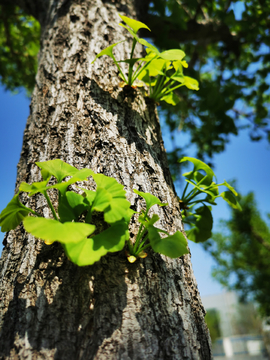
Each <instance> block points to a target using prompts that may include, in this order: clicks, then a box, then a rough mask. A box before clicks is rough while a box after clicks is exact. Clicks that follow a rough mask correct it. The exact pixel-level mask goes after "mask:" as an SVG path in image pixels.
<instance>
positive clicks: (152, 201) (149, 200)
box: [133, 189, 168, 213]
mask: <svg viewBox="0 0 270 360" xmlns="http://www.w3.org/2000/svg"><path fill="white" fill-rule="evenodd" d="M133 191H134V192H135V194H138V195H140V196H141V197H142V198H144V200H145V202H146V213H147V212H148V210H149V209H150V208H151V207H152V206H154V205H159V206H167V205H168V204H167V203H165V204H164V203H162V202H161V201H160V200H159V199H158V198H157V197H156V196H154V195H152V194H149V193H145V192H142V191H138V190H136V189H133Z"/></svg>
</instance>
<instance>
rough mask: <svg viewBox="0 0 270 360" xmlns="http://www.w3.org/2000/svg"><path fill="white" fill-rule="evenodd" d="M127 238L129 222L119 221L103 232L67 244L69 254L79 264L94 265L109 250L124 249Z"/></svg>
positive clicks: (66, 248)
mask: <svg viewBox="0 0 270 360" xmlns="http://www.w3.org/2000/svg"><path fill="white" fill-rule="evenodd" d="M126 239H127V224H126V223H125V222H123V221H119V222H118V223H115V224H114V225H112V226H111V227H110V228H109V229H107V230H105V231H103V232H102V233H101V234H99V235H96V236H94V237H91V238H86V239H83V240H82V241H80V242H79V243H78V242H77V243H68V244H65V246H64V247H65V250H66V253H67V256H68V257H69V258H70V260H71V261H72V262H74V263H75V264H77V265H79V266H86V265H92V264H94V263H95V262H96V261H99V260H100V258H101V257H102V256H104V255H106V254H107V253H108V252H116V251H120V250H122V249H123V247H124V246H125V241H126Z"/></svg>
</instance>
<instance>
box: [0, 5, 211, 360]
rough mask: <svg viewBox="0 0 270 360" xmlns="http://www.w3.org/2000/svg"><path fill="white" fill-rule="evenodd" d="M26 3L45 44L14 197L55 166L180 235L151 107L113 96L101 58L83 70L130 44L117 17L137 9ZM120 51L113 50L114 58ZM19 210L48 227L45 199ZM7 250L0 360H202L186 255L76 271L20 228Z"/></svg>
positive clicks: (121, 257)
mask: <svg viewBox="0 0 270 360" xmlns="http://www.w3.org/2000/svg"><path fill="white" fill-rule="evenodd" d="M25 2H26V3H27V4H26V5H25V8H29V9H31V4H32V8H35V16H36V17H37V18H38V19H39V21H40V22H41V23H42V38H41V50H40V55H39V68H38V73H37V77H36V87H35V90H34V93H33V97H32V103H31V113H30V116H29V118H28V121H27V126H26V130H25V133H24V141H23V149H22V153H21V158H20V161H19V164H18V178H17V190H18V185H19V183H20V182H21V181H26V182H28V183H32V182H34V181H39V180H40V175H39V171H38V168H37V166H36V165H35V162H36V161H47V160H50V159H57V158H60V159H62V160H64V161H66V162H68V163H69V164H71V165H73V166H75V167H77V168H83V167H89V168H91V169H92V170H94V171H95V172H98V173H103V174H105V175H108V176H113V177H115V178H116V179H117V180H118V181H119V182H121V183H122V184H123V185H124V186H125V189H126V191H127V194H128V200H129V201H131V203H132V205H133V206H134V208H135V209H137V210H139V209H141V207H142V206H144V204H143V201H140V200H138V197H137V195H135V194H134V193H133V191H132V190H133V189H138V190H141V191H145V192H150V193H152V194H154V195H155V196H157V197H159V198H160V200H162V201H163V202H168V203H169V205H168V206H167V207H166V208H159V209H155V210H156V212H157V213H158V215H159V216H160V219H161V220H160V224H159V225H160V226H162V227H163V228H164V229H166V230H167V231H168V232H169V233H171V234H172V233H174V232H175V231H176V230H183V227H182V223H181V217H180V209H179V204H178V202H177V198H176V195H175V191H174V186H173V183H172V179H171V176H170V173H169V169H168V165H167V161H166V153H165V150H164V146H163V141H162V137H161V132H160V125H159V120H158V116H157V111H156V108H155V105H154V104H153V103H152V102H150V101H146V100H145V99H144V98H143V96H142V94H141V93H140V91H139V90H137V89H126V88H124V89H123V88H120V87H119V77H118V76H117V72H116V67H115V66H114V65H113V64H112V61H111V60H110V58H108V57H102V58H100V59H98V60H97V61H96V62H95V63H94V64H93V65H91V61H92V60H93V59H94V58H95V55H96V54H97V53H98V52H100V51H101V50H102V49H103V48H104V47H106V46H108V45H109V44H112V43H115V42H117V41H120V40H123V39H124V37H126V36H127V35H126V33H127V32H126V31H125V29H123V28H121V27H120V26H118V23H119V20H120V18H119V17H118V15H117V13H118V12H120V13H121V14H124V15H127V16H130V17H133V18H139V17H140V8H139V6H140V3H141V4H142V5H143V2H144V0H142V1H138V0H135V1H132V0H126V1H125V0H111V1H105V0H104V1H103V2H102V1H101V0H76V1H75V0H73V1H72V0H68V1H65V0H62V1H60V0H58V1H57V0H55V1H50V2H49V1H47V2H45V1H44V0H43V1H40V2H39V1H37V0H28V1H25ZM21 3H24V1H21ZM41 3H43V5H44V3H46V6H43V8H42V7H41V6H40V13H39V12H38V9H39V5H40V4H41ZM33 4H36V6H33ZM135 4H136V6H135ZM129 50H130V48H128V46H127V45H125V43H123V44H121V45H119V46H118V47H116V48H115V55H116V58H120V57H122V58H123V57H124V56H127V54H128V51H129ZM89 188H91V184H90V185H89ZM22 201H23V202H24V203H25V204H27V205H28V206H30V205H31V206H32V208H33V207H34V208H35V209H37V211H43V213H44V214H45V215H46V216H51V215H50V213H49V210H48V209H47V208H46V206H45V202H44V200H43V199H42V196H36V197H35V196H34V197H33V198H30V199H29V198H28V197H27V196H24V195H23V197H22ZM130 230H131V233H132V234H136V231H137V230H138V228H137V227H136V226H135V224H133V225H132V226H131V229H130ZM4 245H5V247H4V250H3V255H2V260H1V284H0V286H1V287H0V292H1V323H0V326H1V338H0V358H1V359H65V360H66V359H87V360H90V359H106V360H107V359H132V360H133V359H138V360H139V359H140V360H142V359H147V360H151V359H153V360H158V359H177V360H179V359H203V360H206V359H211V350H210V339H209V333H208V330H207V328H206V325H205V322H204V315H205V312H204V309H203V306H202V303H201V300H200V297H199V292H198V289H197V285H196V281H195V279H194V276H193V272H192V269H191V264H190V256H189V255H186V256H184V257H182V258H179V259H174V260H173V259H169V258H166V257H165V256H161V255H159V254H154V253H150V254H149V256H148V257H147V258H145V259H141V260H139V261H136V262H135V263H133V264H130V263H128V262H127V259H126V256H125V253H124V251H122V252H120V253H114V254H108V255H107V256H105V257H103V258H102V259H101V260H100V261H99V262H98V263H96V264H94V265H93V266H87V267H78V266H76V265H74V264H73V263H71V262H70V261H69V260H68V259H67V257H66V256H65V254H64V252H63V250H62V247H61V246H60V245H59V244H53V245H52V246H47V245H45V244H44V243H43V242H42V241H41V240H38V239H35V238H34V237H33V236H31V235H29V234H28V233H25V231H24V229H23V226H22V225H21V226H19V227H18V228H17V229H16V230H15V231H10V232H9V233H8V234H7V235H6V237H5V240H4Z"/></svg>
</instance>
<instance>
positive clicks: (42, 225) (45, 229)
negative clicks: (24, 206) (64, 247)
mask: <svg viewBox="0 0 270 360" xmlns="http://www.w3.org/2000/svg"><path fill="white" fill-rule="evenodd" d="M23 225H24V228H25V230H26V231H28V232H29V233H30V234H32V235H34V236H35V237H37V238H40V239H42V240H46V241H48V242H50V243H52V242H54V241H59V242H60V243H62V244H68V243H78V242H80V241H82V240H83V239H84V238H86V237H87V236H89V235H91V234H92V233H93V232H94V231H95V226H94V225H90V224H85V223H80V222H65V223H63V224H62V223H60V222H59V221H56V220H52V219H45V218H41V217H40V218H36V217H30V216H29V217H27V218H25V219H24V220H23Z"/></svg>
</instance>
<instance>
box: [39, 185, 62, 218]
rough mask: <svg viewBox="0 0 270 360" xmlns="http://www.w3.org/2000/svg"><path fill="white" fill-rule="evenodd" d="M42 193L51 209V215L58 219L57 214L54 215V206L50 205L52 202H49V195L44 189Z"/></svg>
mask: <svg viewBox="0 0 270 360" xmlns="http://www.w3.org/2000/svg"><path fill="white" fill-rule="evenodd" d="M43 194H44V196H45V198H46V200H47V203H48V205H49V207H50V209H51V211H52V213H53V217H54V218H55V220H57V221H59V219H58V217H57V215H56V212H55V210H54V207H53V205H52V202H51V200H50V198H49V195H48V194H47V192H46V191H44V193H43Z"/></svg>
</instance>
